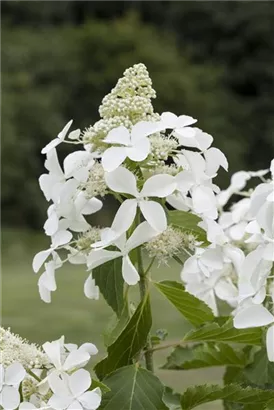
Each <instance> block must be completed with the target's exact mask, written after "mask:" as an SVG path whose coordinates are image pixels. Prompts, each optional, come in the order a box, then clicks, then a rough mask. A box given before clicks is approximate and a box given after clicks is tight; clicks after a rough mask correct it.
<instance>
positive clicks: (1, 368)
mask: <svg viewBox="0 0 274 410" xmlns="http://www.w3.org/2000/svg"><path fill="white" fill-rule="evenodd" d="M4 376H5V370H4V366H3V365H2V363H0V391H1V390H2V387H3V383H4Z"/></svg>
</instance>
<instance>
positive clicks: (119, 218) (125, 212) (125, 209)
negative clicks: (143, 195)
mask: <svg viewBox="0 0 274 410" xmlns="http://www.w3.org/2000/svg"><path fill="white" fill-rule="evenodd" d="M136 210H137V200H136V199H127V200H126V201H125V202H123V203H122V205H121V206H120V208H119V209H118V211H117V213H116V215H115V217H114V220H113V222H112V225H111V229H112V230H113V231H115V232H116V233H119V234H122V233H124V232H126V231H127V230H128V229H129V228H130V226H131V225H132V222H133V221H134V218H135V215H136Z"/></svg>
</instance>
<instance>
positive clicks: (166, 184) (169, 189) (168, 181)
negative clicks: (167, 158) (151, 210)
mask: <svg viewBox="0 0 274 410" xmlns="http://www.w3.org/2000/svg"><path fill="white" fill-rule="evenodd" d="M175 189H176V182H175V178H174V177H173V176H172V175H166V174H160V175H154V176H152V177H150V178H149V179H148V180H146V182H145V183H144V186H143V189H142V191H141V193H140V194H141V195H142V196H143V197H146V196H156V197H158V198H164V197H166V196H168V195H171V194H172V193H173V192H174V190H175Z"/></svg>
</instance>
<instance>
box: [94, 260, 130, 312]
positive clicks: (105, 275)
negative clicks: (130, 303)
mask: <svg viewBox="0 0 274 410" xmlns="http://www.w3.org/2000/svg"><path fill="white" fill-rule="evenodd" d="M92 276H93V278H94V279H95V283H96V285H97V286H99V289H100V292H101V293H102V295H103V296H104V298H105V300H106V302H107V303H108V304H109V306H110V307H111V308H112V309H113V310H114V312H115V313H116V314H117V316H120V315H121V312H122V311H123V306H124V294H123V293H124V279H123V277H122V258H117V259H114V260H113V261H110V262H106V263H104V264H103V265H101V266H98V268H95V269H93V271H92Z"/></svg>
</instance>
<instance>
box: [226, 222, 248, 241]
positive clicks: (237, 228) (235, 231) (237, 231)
mask: <svg viewBox="0 0 274 410" xmlns="http://www.w3.org/2000/svg"><path fill="white" fill-rule="evenodd" d="M245 228H246V222H245V221H242V222H240V223H238V224H236V225H234V226H231V228H230V229H229V235H230V237H231V239H233V240H234V241H239V240H241V239H242V238H243V237H244V234H245V232H246V231H245Z"/></svg>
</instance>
